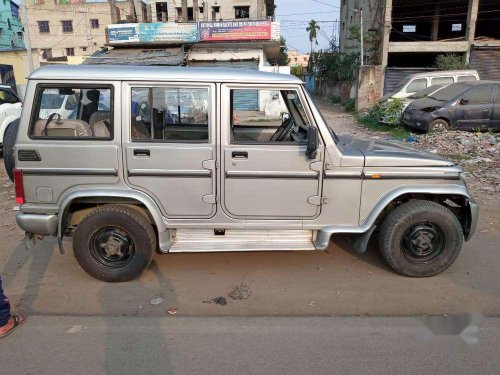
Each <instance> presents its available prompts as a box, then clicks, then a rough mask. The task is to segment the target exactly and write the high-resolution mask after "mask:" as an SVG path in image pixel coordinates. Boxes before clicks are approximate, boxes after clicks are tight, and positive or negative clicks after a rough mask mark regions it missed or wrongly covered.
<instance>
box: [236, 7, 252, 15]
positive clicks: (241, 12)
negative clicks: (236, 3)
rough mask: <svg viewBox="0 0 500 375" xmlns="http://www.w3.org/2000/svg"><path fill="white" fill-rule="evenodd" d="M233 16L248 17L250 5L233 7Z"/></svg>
mask: <svg viewBox="0 0 500 375" xmlns="http://www.w3.org/2000/svg"><path fill="white" fill-rule="evenodd" d="M234 18H250V7H249V6H245V7H234Z"/></svg>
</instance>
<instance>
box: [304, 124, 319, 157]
mask: <svg viewBox="0 0 500 375" xmlns="http://www.w3.org/2000/svg"><path fill="white" fill-rule="evenodd" d="M317 150H318V129H317V128H315V127H314V126H309V127H308V128H307V150H306V155H307V157H308V158H309V159H316V152H317Z"/></svg>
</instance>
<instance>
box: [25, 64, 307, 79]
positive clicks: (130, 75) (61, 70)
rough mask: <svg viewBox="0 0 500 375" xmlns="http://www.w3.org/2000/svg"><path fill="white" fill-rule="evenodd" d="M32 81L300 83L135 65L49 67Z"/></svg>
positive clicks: (264, 75)
mask: <svg viewBox="0 0 500 375" xmlns="http://www.w3.org/2000/svg"><path fill="white" fill-rule="evenodd" d="M29 79H72V80H85V81H89V80H98V81H149V80H154V81H166V80H168V81H190V82H192V81H195V82H245V83H255V82H272V83H301V82H302V81H301V80H300V79H299V78H297V77H295V76H293V75H289V74H279V73H268V72H258V71H253V70H243V69H228V68H191V67H165V66H136V65H48V66H44V67H41V68H39V69H37V70H35V71H34V72H33V73H31V75H30V76H29Z"/></svg>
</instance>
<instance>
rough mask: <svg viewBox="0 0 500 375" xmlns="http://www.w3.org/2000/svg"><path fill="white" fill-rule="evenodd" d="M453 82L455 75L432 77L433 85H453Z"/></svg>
mask: <svg viewBox="0 0 500 375" xmlns="http://www.w3.org/2000/svg"><path fill="white" fill-rule="evenodd" d="M452 83H454V82H453V77H435V78H432V79H431V86H432V85H451V84H452Z"/></svg>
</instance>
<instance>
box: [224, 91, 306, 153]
mask: <svg viewBox="0 0 500 375" xmlns="http://www.w3.org/2000/svg"><path fill="white" fill-rule="evenodd" d="M230 96H231V100H230V105H231V118H230V120H231V142H232V143H275V144H278V143H280V142H288V143H290V142H292V143H303V142H305V141H306V140H307V128H308V127H309V126H310V122H309V120H308V117H307V115H306V112H305V110H304V107H303V105H302V102H301V100H300V98H299V96H298V93H297V92H296V91H295V90H269V89H260V90H255V89H235V90H231V92H230Z"/></svg>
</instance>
